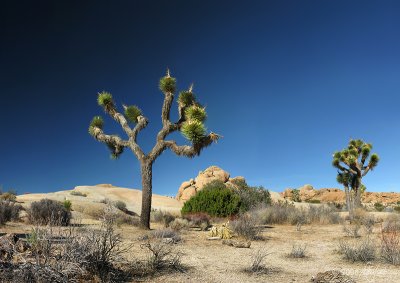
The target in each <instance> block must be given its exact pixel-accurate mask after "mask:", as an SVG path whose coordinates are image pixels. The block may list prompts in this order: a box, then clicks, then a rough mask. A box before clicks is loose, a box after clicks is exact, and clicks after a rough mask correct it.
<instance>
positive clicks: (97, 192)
mask: <svg viewBox="0 0 400 283" xmlns="http://www.w3.org/2000/svg"><path fill="white" fill-rule="evenodd" d="M75 190H76V191H80V192H82V193H86V194H87V197H81V196H72V195H70V191H62V192H56V193H50V194H29V195H23V196H18V201H19V202H21V203H23V204H24V205H25V206H27V205H29V203H30V202H32V201H35V200H39V199H41V198H44V197H47V198H52V199H57V200H60V201H61V200H65V199H70V200H71V201H72V203H73V209H74V210H75V211H74V212H73V215H74V216H75V217H76V218H79V219H80V221H81V222H82V223H83V224H87V225H88V226H90V225H96V224H97V223H98V221H97V220H96V219H93V217H90V216H88V215H86V214H85V210H84V209H82V207H85V208H88V207H91V206H93V207H95V206H98V205H101V203H100V201H101V200H103V199H104V198H108V199H111V200H114V201H115V200H124V201H125V202H126V203H127V207H128V209H129V210H132V211H134V212H136V213H138V212H139V211H140V205H138V204H139V203H140V201H139V200H140V197H141V195H140V191H138V190H132V189H124V188H116V187H112V186H110V185H100V186H81V187H77V188H75ZM276 197H278V196H276ZM130 200H132V202H131V201H130ZM153 201H154V202H153V203H154V206H155V207H156V208H158V209H161V210H164V211H171V212H173V213H178V211H179V209H180V208H181V206H182V204H181V203H180V202H178V201H177V200H175V199H173V198H170V197H163V196H157V195H155V196H154V197H153ZM374 214H375V217H376V218H377V219H379V218H382V219H383V218H385V217H387V215H388V214H387V213H383V212H382V213H374ZM31 228H32V226H30V225H27V224H25V223H22V222H18V223H7V224H6V225H5V226H3V227H0V233H29V232H30V230H31ZM162 228H163V227H162V225H161V224H159V223H153V224H152V229H153V230H154V229H162ZM117 231H118V233H121V235H122V236H123V239H124V242H125V243H126V244H132V249H131V251H130V252H129V253H128V254H127V258H135V259H141V258H142V259H144V258H145V257H146V256H147V254H146V253H145V252H144V250H143V249H142V248H141V244H143V240H142V238H143V236H144V235H148V234H149V233H151V231H150V232H149V231H144V230H141V229H139V228H137V227H133V226H129V225H126V224H124V225H121V226H119V227H118V229H117ZM380 231H381V224H380V223H376V224H375V226H374V228H373V233H372V235H371V236H370V237H371V238H372V239H373V241H375V243H376V244H377V245H379V237H380ZM180 235H181V237H182V240H181V241H179V242H178V243H175V244H173V248H174V250H176V251H179V252H182V254H183V256H182V263H183V264H184V266H185V267H186V270H185V271H184V272H179V271H176V272H167V273H159V274H156V275H155V276H152V277H146V278H142V279H140V281H141V282H210V283H211V282H221V283H222V282H310V279H311V278H312V276H313V275H316V274H317V273H318V272H324V271H328V270H339V271H341V272H342V273H344V274H347V275H349V276H351V277H352V278H353V279H355V280H356V282H378V283H379V282H382V283H383V282H400V267H399V266H393V265H390V264H387V263H385V262H383V261H382V260H381V259H380V258H377V259H376V260H374V261H372V262H368V263H350V262H348V261H346V260H344V259H343V255H341V254H339V253H338V246H339V241H340V240H342V239H349V238H348V236H346V234H345V233H344V232H343V226H342V225H341V224H331V225H311V224H310V225H303V226H302V227H301V229H300V230H298V229H297V228H296V226H292V225H271V226H263V227H262V233H261V236H262V237H261V239H260V240H256V241H252V242H251V247H250V248H235V247H231V246H227V245H223V244H222V240H208V239H207V238H208V237H209V232H208V231H196V230H193V229H190V230H183V231H180ZM361 235H362V236H361V238H363V237H367V235H366V232H365V231H363V230H362V229H361ZM294 244H297V245H305V246H306V257H305V258H300V259H295V258H289V257H288V256H287V255H288V254H289V253H290V251H291V249H292V246H293V245H294ZM259 250H263V251H264V252H266V253H268V256H267V257H266V258H265V261H264V263H265V266H266V267H267V268H268V272H267V273H262V274H251V273H250V274H249V273H246V272H244V271H243V270H244V269H245V268H246V267H248V266H249V265H250V262H251V257H252V255H253V254H254V253H255V252H257V251H259ZM133 282H135V281H133Z"/></svg>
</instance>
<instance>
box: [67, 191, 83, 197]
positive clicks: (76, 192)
mask: <svg viewBox="0 0 400 283" xmlns="http://www.w3.org/2000/svg"><path fill="white" fill-rule="evenodd" d="M70 195H72V196H78V197H87V194H85V193H82V192H80V191H71V192H70Z"/></svg>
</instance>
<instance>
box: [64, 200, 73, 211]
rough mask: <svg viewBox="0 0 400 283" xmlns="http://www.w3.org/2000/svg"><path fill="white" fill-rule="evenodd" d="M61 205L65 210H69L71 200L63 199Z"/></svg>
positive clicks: (70, 208)
mask: <svg viewBox="0 0 400 283" xmlns="http://www.w3.org/2000/svg"><path fill="white" fill-rule="evenodd" d="M62 205H63V206H64V208H65V209H66V210H68V211H71V210H72V202H71V201H70V200H68V199H66V200H64V201H63V202H62Z"/></svg>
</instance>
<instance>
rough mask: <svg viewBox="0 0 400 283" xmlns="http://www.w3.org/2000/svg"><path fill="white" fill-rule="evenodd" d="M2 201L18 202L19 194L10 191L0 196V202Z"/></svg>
mask: <svg viewBox="0 0 400 283" xmlns="http://www.w3.org/2000/svg"><path fill="white" fill-rule="evenodd" d="M1 200H7V201H14V202H15V201H16V200H17V194H16V193H15V192H14V191H8V192H6V193H2V194H0V201H1Z"/></svg>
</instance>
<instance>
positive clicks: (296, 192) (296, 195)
mask: <svg viewBox="0 0 400 283" xmlns="http://www.w3.org/2000/svg"><path fill="white" fill-rule="evenodd" d="M292 201H295V202H301V198H300V190H298V189H294V190H292Z"/></svg>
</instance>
